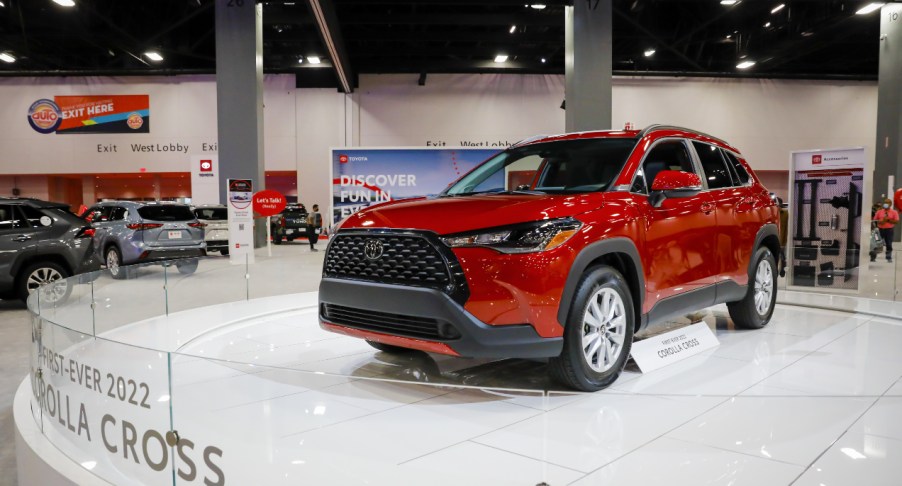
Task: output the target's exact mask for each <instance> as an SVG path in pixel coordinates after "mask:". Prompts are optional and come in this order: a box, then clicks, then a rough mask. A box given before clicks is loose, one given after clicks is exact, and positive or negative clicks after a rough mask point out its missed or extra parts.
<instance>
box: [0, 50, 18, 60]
mask: <svg viewBox="0 0 902 486" xmlns="http://www.w3.org/2000/svg"><path fill="white" fill-rule="evenodd" d="M0 61H4V62H16V58H15V57H13V56H12V54H10V53H8V52H3V53H0Z"/></svg>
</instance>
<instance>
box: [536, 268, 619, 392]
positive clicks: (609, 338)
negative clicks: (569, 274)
mask: <svg viewBox="0 0 902 486" xmlns="http://www.w3.org/2000/svg"><path fill="white" fill-rule="evenodd" d="M593 298H594V299H595V302H594V303H595V309H596V311H595V312H598V310H599V308H598V303H599V300H598V299H602V300H605V299H610V300H609V301H608V302H610V303H612V305H614V309H615V311H618V310H620V311H621V312H622V313H621V312H615V313H612V315H615V318H614V319H612V320H611V321H610V322H612V323H616V327H615V328H614V332H611V333H608V332H607V329H611V327H609V326H605V329H606V330H605V331H604V333H603V334H602V335H601V336H600V337H599V341H598V342H599V346H601V345H605V346H606V345H607V344H608V343H609V342H610V343H614V344H612V345H613V346H616V347H617V350H616V351H617V352H619V354H618V355H617V357H616V359H615V360H613V362H612V364H611V365H610V367H608V368H607V369H601V370H597V369H593V367H592V366H593V365H592V364H590V359H592V363H596V364H597V366H598V367H599V368H605V365H604V363H603V362H602V363H599V362H598V361H601V360H603V359H604V356H603V355H596V356H594V359H593V358H590V357H587V356H586V354H587V353H586V352H585V351H584V348H583V344H582V343H583V335H584V334H585V333H586V332H588V331H590V330H591V327H590V325H589V324H588V323H587V322H586V317H587V314H590V315H591V316H595V313H594V312H593V311H590V309H589V308H590V305H591V304H592V299H593ZM618 299H619V302H618V301H617V300H618ZM601 305H602V306H603V305H604V302H601ZM617 313H620V315H619V316H617V315H616V314H617ZM621 317H622V319H621ZM600 325H601V326H604V323H600ZM621 327H622V329H619V330H618V328H621ZM635 328H636V319H635V311H634V309H633V297H632V295H631V294H630V289H629V286H628V285H627V283H626V280H625V279H624V278H623V275H621V274H620V272H618V271H617V270H615V269H613V268H611V267H608V266H600V267H595V268H592V269H590V270H588V271H587V272H586V273H585V274H584V275H583V276H582V278H581V279H580V281H579V284H578V285H577V287H576V294H575V295H574V297H573V301H572V303H571V305H570V315H569V317H568V318H567V323H566V327H565V329H564V349H563V351H561V355H560V356H558V357H555V358H551V359H550V360H549V361H548V371H549V372H550V374H551V377H552V378H553V379H554V380H556V381H558V382H559V383H562V384H564V385H566V386H568V387H570V388H575V389H577V390H582V391H588V392H592V391H598V390H601V389H602V388H606V387H607V386H609V385H610V384H611V383H613V382H614V381H615V380H616V379H617V377H618V376H620V372H621V371H623V367H624V366H625V365H626V361H627V360H628V359H629V355H630V348H631V347H632V344H633V332H634V330H635ZM618 338H620V339H622V342H621V343H619V344H617V343H615V340H616V339H618ZM595 349H596V351H595V353H597V352H600V351H601V350H599V347H595ZM591 354H594V353H591Z"/></svg>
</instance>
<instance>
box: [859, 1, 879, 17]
mask: <svg viewBox="0 0 902 486" xmlns="http://www.w3.org/2000/svg"><path fill="white" fill-rule="evenodd" d="M885 4H886V2H871V3H869V4H867V5H865V6H864V7H861V8H860V9H858V11H857V12H855V13H856V14H858V15H867V14H869V13H871V12H874V11H876V10H880V7H882V6H884V5H885Z"/></svg>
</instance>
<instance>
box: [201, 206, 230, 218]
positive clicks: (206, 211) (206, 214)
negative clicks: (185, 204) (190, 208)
mask: <svg viewBox="0 0 902 486" xmlns="http://www.w3.org/2000/svg"><path fill="white" fill-rule="evenodd" d="M194 214H196V215H197V217H198V219H208V220H211V221H225V220H227V219H229V212H228V211H227V210H226V208H197V209H195V210H194Z"/></svg>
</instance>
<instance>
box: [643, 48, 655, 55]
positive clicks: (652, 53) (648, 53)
mask: <svg viewBox="0 0 902 486" xmlns="http://www.w3.org/2000/svg"><path fill="white" fill-rule="evenodd" d="M654 54H655V50H654V49H645V57H651V56H653V55H654Z"/></svg>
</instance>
